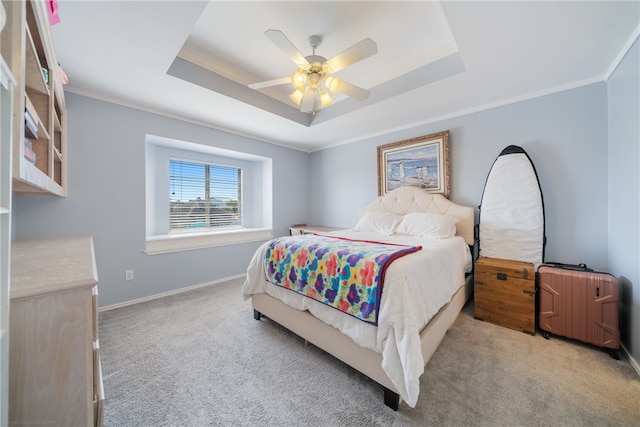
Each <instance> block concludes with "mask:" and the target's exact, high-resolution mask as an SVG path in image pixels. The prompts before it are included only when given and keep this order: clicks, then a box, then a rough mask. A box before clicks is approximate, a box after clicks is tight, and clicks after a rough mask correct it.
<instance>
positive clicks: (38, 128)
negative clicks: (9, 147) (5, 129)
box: [3, 0, 67, 197]
mask: <svg viewBox="0 0 640 427" xmlns="http://www.w3.org/2000/svg"><path fill="white" fill-rule="evenodd" d="M3 4H4V5H6V6H5V7H7V8H8V15H9V16H12V25H11V26H8V27H7V28H5V29H4V31H3V39H4V37H5V35H6V36H7V37H8V39H9V40H10V41H11V43H9V44H6V45H7V46H10V49H11V51H10V52H9V53H10V55H9V56H10V57H11V58H23V59H22V60H21V61H20V60H14V62H13V63H12V72H13V75H15V76H17V79H16V80H17V82H16V83H17V85H16V91H15V93H14V95H15V96H14V100H13V111H14V116H13V129H14V135H13V194H18V195H54V196H63V197H64V196H66V195H67V184H66V181H67V163H66V157H67V155H66V144H67V139H66V138H67V135H66V106H65V99H64V91H63V89H62V84H61V77H60V71H59V67H58V59H57V57H56V53H55V49H54V43H53V38H52V37H53V36H52V33H51V25H50V23H49V14H48V11H47V5H46V2H44V1H42V0H27V1H26V2H3ZM3 45H4V43H3ZM27 112H28V115H29V117H30V118H31V119H33V121H31V119H29V122H30V125H31V126H30V130H27V129H26V124H25V116H26V114H27ZM26 138H28V139H30V140H31V144H32V150H33V152H34V154H35V162H33V163H32V162H29V161H28V160H27V159H25V158H24V153H25V144H26V143H27V142H26Z"/></svg>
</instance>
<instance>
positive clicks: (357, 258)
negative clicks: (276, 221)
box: [264, 234, 422, 325]
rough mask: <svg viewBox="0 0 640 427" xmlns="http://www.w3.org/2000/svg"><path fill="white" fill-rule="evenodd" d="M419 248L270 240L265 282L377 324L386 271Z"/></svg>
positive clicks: (326, 239) (321, 239)
mask: <svg viewBox="0 0 640 427" xmlns="http://www.w3.org/2000/svg"><path fill="white" fill-rule="evenodd" d="M421 249H422V247H421V246H406V245H395V244H391V243H381V242H371V241H364V240H353V239H347V238H342V237H330V236H320V235H314V234H305V235H301V236H291V237H282V238H278V239H274V240H272V241H271V242H270V243H269V244H268V246H267V250H266V252H265V257H264V264H265V265H264V267H265V268H264V270H265V272H266V276H267V277H266V279H267V281H268V282H270V283H273V284H274V285H277V286H282V287H284V288H287V289H290V290H292V291H295V292H298V293H299V294H302V295H305V296H307V297H309V298H313V299H315V300H317V301H320V302H322V303H324V304H326V305H328V306H330V307H333V308H335V309H338V310H341V311H343V312H345V313H347V314H349V315H351V316H354V317H355V318H357V319H360V320H362V321H365V322H367V323H371V324H374V325H377V324H378V307H379V304H380V297H381V295H382V289H383V285H384V275H385V272H386V269H387V267H388V266H389V264H390V263H391V262H393V261H394V260H396V259H398V258H400V257H402V256H404V255H407V254H410V253H413V252H416V251H419V250H421Z"/></svg>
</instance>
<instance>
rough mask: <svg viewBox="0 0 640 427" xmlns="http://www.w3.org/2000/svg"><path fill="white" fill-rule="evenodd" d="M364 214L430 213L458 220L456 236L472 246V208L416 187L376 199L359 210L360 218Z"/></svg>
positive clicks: (399, 189) (405, 188) (391, 192)
mask: <svg viewBox="0 0 640 427" xmlns="http://www.w3.org/2000/svg"><path fill="white" fill-rule="evenodd" d="M365 212H392V213H394V214H396V215H405V214H407V213H409V212H432V213H439V214H443V215H451V216H455V217H457V218H460V222H459V223H458V224H457V225H456V235H457V236H462V238H464V241H465V242H467V245H469V246H473V244H474V235H473V228H474V213H473V208H472V207H469V206H462V205H458V204H456V203H453V202H452V201H450V200H449V199H446V198H444V197H443V196H441V195H440V194H432V193H429V192H427V191H425V190H422V189H420V188H418V187H400V188H396V189H395V190H392V191H390V192H388V193H387V194H385V195H384V196H379V197H377V198H376V199H375V200H374V201H373V202H371V203H369V204H368V205H367V206H363V207H362V208H360V211H359V214H360V217H362V215H363V214H364V213H365Z"/></svg>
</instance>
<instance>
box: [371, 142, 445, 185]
mask: <svg viewBox="0 0 640 427" xmlns="http://www.w3.org/2000/svg"><path fill="white" fill-rule="evenodd" d="M449 178H450V176H449V131H448V130H447V131H444V132H439V133H434V134H432V135H426V136H421V137H418V138H413V139H408V140H406V141H399V142H393V143H391V144H386V145H381V146H379V147H378V195H379V196H382V195H384V194H387V193H388V192H389V191H391V190H393V189H396V188H398V187H402V186H411V187H420V188H424V189H425V190H427V191H428V192H430V193H436V194H442V195H443V196H444V197H446V198H449V191H450V188H449Z"/></svg>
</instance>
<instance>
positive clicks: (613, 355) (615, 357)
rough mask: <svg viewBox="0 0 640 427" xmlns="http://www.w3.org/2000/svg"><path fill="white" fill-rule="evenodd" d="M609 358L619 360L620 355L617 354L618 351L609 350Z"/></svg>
mask: <svg viewBox="0 0 640 427" xmlns="http://www.w3.org/2000/svg"><path fill="white" fill-rule="evenodd" d="M609 356H611V357H613V358H614V359H616V360H620V355H619V354H618V350H614V349H612V348H611V349H609Z"/></svg>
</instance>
